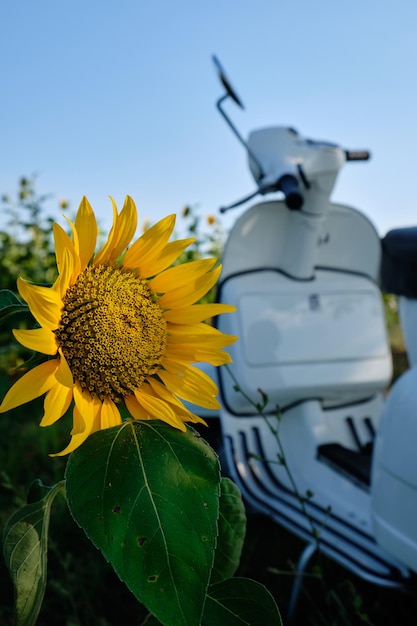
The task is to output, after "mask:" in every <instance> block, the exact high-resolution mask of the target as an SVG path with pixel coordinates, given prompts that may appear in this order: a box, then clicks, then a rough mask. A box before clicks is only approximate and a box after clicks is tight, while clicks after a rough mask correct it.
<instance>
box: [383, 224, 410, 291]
mask: <svg viewBox="0 0 417 626" xmlns="http://www.w3.org/2000/svg"><path fill="white" fill-rule="evenodd" d="M381 244H382V261H381V289H382V291H385V292H386V293H392V294H395V295H397V296H406V297H408V298H417V281H416V274H417V227H416V226H413V227H410V228H396V229H394V230H390V231H389V232H388V233H387V234H386V235H385V237H384V238H383V239H382V241H381Z"/></svg>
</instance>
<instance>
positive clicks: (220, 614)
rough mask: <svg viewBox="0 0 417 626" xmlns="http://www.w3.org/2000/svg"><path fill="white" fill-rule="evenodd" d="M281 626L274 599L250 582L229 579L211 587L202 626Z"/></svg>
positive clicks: (242, 579) (258, 585) (263, 588)
mask: <svg viewBox="0 0 417 626" xmlns="http://www.w3.org/2000/svg"><path fill="white" fill-rule="evenodd" d="M213 624H215V625H216V626H265V625H266V624H268V626H282V621H281V616H280V614H279V610H278V607H277V605H276V603H275V600H274V598H273V597H272V596H271V594H270V593H269V591H268V590H267V589H266V588H265V587H264V586H263V585H261V584H260V583H257V582H255V581H254V580H250V579H249V578H229V579H228V580H223V581H222V582H220V583H216V584H215V585H211V586H210V588H209V592H208V595H207V600H206V605H205V607H204V614H203V618H202V620H201V625H202V626H213Z"/></svg>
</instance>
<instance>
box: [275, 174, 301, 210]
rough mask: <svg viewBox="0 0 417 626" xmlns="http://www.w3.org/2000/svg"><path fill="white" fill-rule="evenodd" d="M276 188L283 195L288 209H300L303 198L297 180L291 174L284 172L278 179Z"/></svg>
mask: <svg viewBox="0 0 417 626" xmlns="http://www.w3.org/2000/svg"><path fill="white" fill-rule="evenodd" d="M278 190H279V191H282V193H283V194H284V196H285V204H286V205H287V207H288V208H289V209H292V210H293V211H297V210H298V209H301V207H302V206H303V203H304V198H303V196H302V194H301V192H300V188H299V186H298V180H297V179H296V177H295V176H294V175H293V174H284V176H281V178H280V179H279V181H278Z"/></svg>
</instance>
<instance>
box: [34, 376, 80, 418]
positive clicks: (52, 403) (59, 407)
mask: <svg viewBox="0 0 417 626" xmlns="http://www.w3.org/2000/svg"><path fill="white" fill-rule="evenodd" d="M71 401H72V389H69V388H68V387H64V386H63V385H61V383H56V384H55V385H54V386H53V387H52V388H51V389H50V391H48V393H47V394H46V396H45V402H44V405H43V406H44V415H43V418H42V421H41V423H40V424H39V425H40V426H50V425H51V424H54V423H55V422H56V421H57V420H59V419H60V418H61V417H62V416H63V415H64V414H65V413H66V412H67V410H68V409H69V406H70V404H71Z"/></svg>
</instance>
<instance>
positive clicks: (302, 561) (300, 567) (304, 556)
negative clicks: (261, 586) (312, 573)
mask: <svg viewBox="0 0 417 626" xmlns="http://www.w3.org/2000/svg"><path fill="white" fill-rule="evenodd" d="M316 550H317V543H308V544H307V545H306V547H305V548H304V550H303V551H302V553H301V556H300V558H299V559H298V563H297V568H296V570H295V572H296V573H295V578H294V582H293V586H292V590H291V597H290V601H289V603H288V609H287V616H286V617H287V618H286V621H285V624H286V626H292V624H293V623H295V622H293V620H294V617H295V612H296V610H297V604H298V598H299V595H300V591H301V586H302V584H303V576H304V573H305V570H306V568H307V565H308V564H309V561H310V559H311V557H312V556H313V555H314V553H315V552H316Z"/></svg>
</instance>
